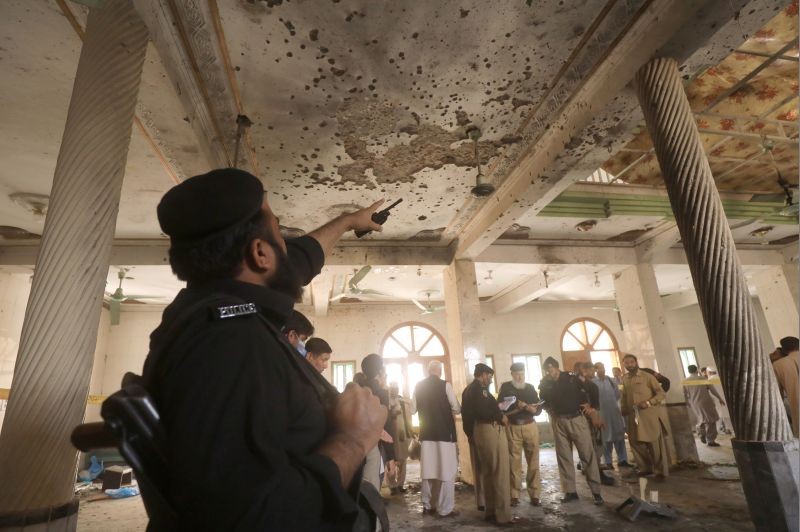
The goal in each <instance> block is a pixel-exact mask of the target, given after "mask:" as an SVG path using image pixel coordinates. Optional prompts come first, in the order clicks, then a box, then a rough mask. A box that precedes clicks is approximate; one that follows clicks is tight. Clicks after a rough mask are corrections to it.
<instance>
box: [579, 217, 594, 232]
mask: <svg viewBox="0 0 800 532" xmlns="http://www.w3.org/2000/svg"><path fill="white" fill-rule="evenodd" d="M596 225H597V220H584V221H582V222H581V223H579V224H576V225H575V229H577V230H578V231H580V232H581V233H585V232H587V231H591V230H592V229H594V228H595V226H596Z"/></svg>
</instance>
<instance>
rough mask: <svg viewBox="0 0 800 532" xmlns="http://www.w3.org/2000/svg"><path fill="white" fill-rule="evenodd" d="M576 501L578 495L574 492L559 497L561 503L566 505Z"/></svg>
mask: <svg viewBox="0 0 800 532" xmlns="http://www.w3.org/2000/svg"><path fill="white" fill-rule="evenodd" d="M577 500H578V494H577V493H575V492H570V493H565V494H564V496H563V497H561V503H562V504H563V503H567V502H572V501H577Z"/></svg>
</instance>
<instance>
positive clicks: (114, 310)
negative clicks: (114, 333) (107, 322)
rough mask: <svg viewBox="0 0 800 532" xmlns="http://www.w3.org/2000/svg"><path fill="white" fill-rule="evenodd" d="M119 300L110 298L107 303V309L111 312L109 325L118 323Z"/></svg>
mask: <svg viewBox="0 0 800 532" xmlns="http://www.w3.org/2000/svg"><path fill="white" fill-rule="evenodd" d="M119 303H120V302H119V301H117V300H116V299H112V300H111V302H110V303H109V304H108V310H109V312H110V313H111V325H119Z"/></svg>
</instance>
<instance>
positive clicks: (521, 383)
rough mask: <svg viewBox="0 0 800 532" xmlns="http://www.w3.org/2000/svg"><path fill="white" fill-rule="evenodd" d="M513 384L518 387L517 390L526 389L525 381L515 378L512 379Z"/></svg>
mask: <svg viewBox="0 0 800 532" xmlns="http://www.w3.org/2000/svg"><path fill="white" fill-rule="evenodd" d="M511 385H512V386H513V387H514V388H516V389H517V390H524V389H525V381H522V382H517V381H515V380H513V379H512V380H511Z"/></svg>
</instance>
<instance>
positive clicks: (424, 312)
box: [411, 290, 445, 316]
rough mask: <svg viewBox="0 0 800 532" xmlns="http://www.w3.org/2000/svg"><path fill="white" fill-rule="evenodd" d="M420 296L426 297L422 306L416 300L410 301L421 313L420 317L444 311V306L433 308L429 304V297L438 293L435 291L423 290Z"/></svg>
mask: <svg viewBox="0 0 800 532" xmlns="http://www.w3.org/2000/svg"><path fill="white" fill-rule="evenodd" d="M421 294H422V295H424V296H426V297H427V301H426V302H425V303H424V304H423V303H420V302H419V301H418V300H416V299H412V300H411V302H412V303H414V304H415V305H416V306H418V307H419V309H420V310H421V311H422V314H421V315H422V316H425V315H427V314H433V313H434V312H439V311H440V310H444V308H445V307H444V306H441V307H434V306H433V305H432V304H431V295H433V294H438V292H436V291H435V290H423V291H422V292H421Z"/></svg>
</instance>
